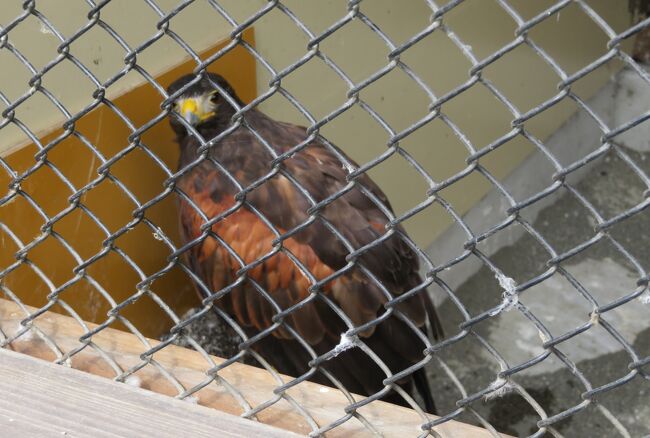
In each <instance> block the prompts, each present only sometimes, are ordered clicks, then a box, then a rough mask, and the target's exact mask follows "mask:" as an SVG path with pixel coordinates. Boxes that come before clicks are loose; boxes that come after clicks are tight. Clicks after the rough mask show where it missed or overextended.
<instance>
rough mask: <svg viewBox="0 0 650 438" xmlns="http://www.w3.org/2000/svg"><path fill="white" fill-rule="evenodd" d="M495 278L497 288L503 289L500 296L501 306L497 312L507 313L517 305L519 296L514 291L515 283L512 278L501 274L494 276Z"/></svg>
mask: <svg viewBox="0 0 650 438" xmlns="http://www.w3.org/2000/svg"><path fill="white" fill-rule="evenodd" d="M495 277H496V279H497V281H498V282H499V286H501V289H503V294H501V296H502V297H503V302H502V303H501V306H499V309H498V312H501V311H502V310H503V311H506V312H507V311H509V310H511V309H512V308H514V307H515V306H516V305H517V303H519V295H517V290H516V289H517V283H516V282H515V280H513V279H512V278H510V277H508V276H506V275H503V274H502V273H498V274H496V275H495ZM498 312H496V313H498Z"/></svg>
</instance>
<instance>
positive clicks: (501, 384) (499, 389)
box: [483, 377, 512, 401]
mask: <svg viewBox="0 0 650 438" xmlns="http://www.w3.org/2000/svg"><path fill="white" fill-rule="evenodd" d="M488 389H489V390H490V392H488V393H487V394H485V395H484V396H483V399H484V400H485V401H490V400H492V399H495V398H497V397H503V396H504V395H506V394H507V393H509V392H510V391H511V390H512V385H511V384H510V383H509V382H508V381H507V380H506V379H504V378H503V377H497V379H496V380H495V381H494V382H492V383H490V386H488Z"/></svg>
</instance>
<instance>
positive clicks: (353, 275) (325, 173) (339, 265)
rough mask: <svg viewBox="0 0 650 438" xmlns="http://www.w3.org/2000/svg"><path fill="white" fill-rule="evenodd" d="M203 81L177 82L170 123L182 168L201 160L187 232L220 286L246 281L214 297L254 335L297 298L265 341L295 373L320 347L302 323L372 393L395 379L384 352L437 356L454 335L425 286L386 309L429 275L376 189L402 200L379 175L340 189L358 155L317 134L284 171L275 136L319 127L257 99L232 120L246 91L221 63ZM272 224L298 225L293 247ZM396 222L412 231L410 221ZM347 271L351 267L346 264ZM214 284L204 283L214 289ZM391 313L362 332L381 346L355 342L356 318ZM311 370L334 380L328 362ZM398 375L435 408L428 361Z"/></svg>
mask: <svg viewBox="0 0 650 438" xmlns="http://www.w3.org/2000/svg"><path fill="white" fill-rule="evenodd" d="M196 79H197V77H196V76H193V75H187V76H184V77H181V78H179V79H177V80H176V81H175V82H174V83H173V84H172V85H170V87H169V88H168V90H167V91H168V94H169V95H170V96H171V95H176V94H177V93H178V94H179V95H178V96H176V98H175V100H174V102H173V109H174V111H173V112H172V113H171V115H170V123H171V126H172V128H173V130H174V131H175V133H176V136H177V142H178V144H179V146H180V159H179V169H185V168H187V169H189V170H186V171H185V172H182V176H181V177H180V178H179V180H178V181H177V187H178V188H179V189H180V190H181V191H182V192H183V195H182V196H179V197H178V208H179V215H180V228H181V238H182V240H183V243H184V244H185V243H187V242H193V245H191V246H190V247H189V249H188V250H187V251H186V252H185V254H186V260H187V263H188V265H189V267H190V269H191V270H192V272H193V273H194V274H195V275H196V277H197V278H199V279H200V280H201V282H202V283H203V284H204V285H205V288H207V289H209V290H210V291H211V293H216V292H219V291H221V290H222V289H223V288H225V287H228V286H229V285H233V284H234V283H237V286H236V287H234V288H230V290H229V291H228V292H227V293H226V294H224V295H223V296H222V297H220V298H218V299H217V300H215V304H216V305H217V306H219V307H220V308H221V309H223V310H224V311H225V312H227V313H228V314H229V315H230V316H232V317H233V318H234V319H235V320H236V321H237V323H238V324H239V325H240V326H241V327H242V328H243V329H244V330H245V331H246V332H247V335H248V336H254V335H256V334H259V333H260V332H261V331H263V330H266V329H268V328H269V327H271V326H272V325H273V324H274V319H273V318H274V316H275V315H276V314H277V313H278V309H281V310H284V309H287V308H290V307H292V306H296V307H295V308H294V309H293V310H292V311H291V312H289V313H288V314H287V315H286V316H285V317H284V319H283V322H282V324H281V325H280V326H278V327H276V328H275V329H274V330H273V331H272V332H271V333H270V334H267V335H266V336H264V337H261V338H260V339H258V340H257V341H256V342H255V343H254V344H253V345H252V348H254V349H255V350H256V351H257V352H258V353H259V354H260V355H261V356H262V357H263V358H264V359H265V360H266V361H267V362H268V363H269V364H271V365H272V366H273V367H274V368H275V369H276V370H277V371H279V372H281V373H283V374H287V375H290V376H294V377H298V376H302V375H304V374H306V373H309V372H310V370H311V367H310V366H309V362H310V361H311V360H312V359H313V356H312V355H310V353H309V352H308V350H307V348H305V345H303V344H301V342H299V341H298V340H297V339H296V338H295V335H297V336H299V337H301V338H302V340H303V341H304V342H305V343H306V344H308V347H309V348H311V349H312V350H313V352H314V353H315V354H316V355H319V356H320V355H324V354H327V353H328V352H329V353H330V354H329V355H328V360H326V361H325V362H323V363H322V364H321V365H320V367H322V368H324V369H325V370H327V372H329V373H330V374H331V375H333V376H334V377H335V378H336V379H337V380H338V381H339V382H340V383H341V384H342V385H343V386H344V387H345V388H347V390H349V391H350V392H353V393H357V394H362V395H373V394H376V393H378V392H379V391H381V390H383V389H384V388H385V386H384V384H383V383H382V382H383V381H384V379H386V377H387V373H386V370H385V369H383V368H382V366H379V365H378V364H377V362H376V358H373V357H372V356H373V355H375V356H376V357H379V358H380V359H381V361H383V364H384V365H385V367H388V368H389V369H390V371H391V372H392V373H398V372H400V371H403V370H405V369H406V368H408V367H410V366H412V365H414V364H416V363H418V362H420V361H422V360H423V359H424V355H423V350H424V349H425V348H426V344H425V341H424V340H425V339H431V338H434V339H440V337H441V335H442V329H441V326H440V323H439V320H438V317H437V315H436V312H435V309H434V307H433V303H432V302H431V299H430V297H429V295H428V293H427V291H426V289H425V288H423V287H420V288H419V291H418V293H411V294H409V295H408V297H407V298H406V299H404V300H402V301H400V302H399V304H397V305H396V307H395V309H396V310H397V311H398V312H397V313H399V315H397V313H396V312H392V313H387V310H386V308H385V306H384V305H385V304H386V302H387V301H389V299H390V297H391V296H393V297H394V296H399V295H402V294H404V293H406V292H409V291H416V290H418V287H419V286H420V285H421V284H422V279H421V277H420V275H419V273H418V267H419V261H418V257H417V255H416V253H415V252H414V251H413V249H411V247H410V246H409V245H408V244H407V243H405V242H404V241H403V240H402V239H401V238H400V237H399V236H398V233H394V234H392V235H390V236H388V237H386V236H385V234H386V233H387V230H388V229H387V227H386V226H387V224H388V223H389V219H388V218H387V216H386V214H384V213H383V212H382V209H381V208H380V207H379V206H378V205H377V204H376V203H375V202H373V200H372V199H371V197H375V198H376V199H379V200H380V201H381V203H383V204H384V206H385V208H387V209H389V210H391V207H390V204H389V202H388V200H387V198H386V196H385V195H384V193H382V191H381V190H380V189H379V187H378V186H377V185H376V184H375V183H374V182H373V181H372V180H371V179H370V178H369V177H368V176H366V175H361V176H360V177H358V178H357V179H356V181H357V183H358V184H361V185H362V186H363V187H364V188H365V189H367V190H368V191H369V192H370V193H371V194H372V196H368V195H366V194H365V193H364V190H362V189H359V188H358V186H357V185H355V186H354V187H353V188H352V189H351V190H349V191H347V192H345V194H343V195H341V196H335V194H337V193H339V192H340V191H341V190H342V189H344V188H345V187H346V186H347V185H348V184H349V183H348V180H347V179H346V177H347V176H348V171H347V170H346V166H344V165H343V164H342V162H341V160H340V159H339V158H338V157H337V154H340V156H342V157H345V158H346V159H348V161H349V162H350V163H352V164H354V163H353V162H352V160H350V159H349V158H347V157H346V156H345V154H344V153H343V152H342V151H340V150H338V149H336V148H335V147H334V146H331V145H328V146H327V147H326V146H325V145H323V144H322V143H320V142H319V141H316V140H314V141H311V142H310V143H308V144H307V146H306V147H304V148H302V149H300V151H299V152H296V153H295V154H292V155H290V157H289V158H287V159H285V160H283V161H282V162H281V164H280V172H273V163H272V162H273V159H274V156H273V155H274V154H273V153H272V152H271V151H270V150H269V148H271V149H272V150H273V151H274V153H275V155H280V154H283V153H285V152H287V151H288V150H290V149H292V148H293V147H295V146H297V145H299V144H301V143H303V142H304V141H305V140H306V139H307V137H308V133H307V130H306V129H305V128H303V127H300V126H296V125H292V124H288V123H283V122H279V121H276V120H273V119H271V118H270V117H268V116H266V115H265V114H263V113H262V112H260V111H258V110H256V109H251V110H249V111H246V112H245V114H244V115H243V116H242V117H243V119H242V120H241V123H240V124H239V125H233V122H232V118H233V115H234V114H235V113H236V111H237V110H236V109H235V107H234V106H233V103H235V104H236V105H238V106H239V107H242V106H244V103H243V102H242V101H241V100H240V99H239V98H238V97H237V94H236V92H235V90H234V89H233V88H232V87H231V86H230V84H229V83H228V82H227V81H226V80H225V79H224V78H223V77H221V76H219V75H216V74H213V73H206V74H204V75H203V76H202V77H201V78H200V80H198V81H197V80H196ZM190 83H191V85H190ZM181 89H183V91H182V92H180V93H179V91H180V90H181ZM219 89H220V90H219ZM225 95H227V96H229V98H226V97H225ZM189 126H191V127H192V128H193V130H196V132H198V134H200V136H201V137H203V140H204V141H210V140H212V139H215V138H216V139H217V140H216V141H215V142H214V143H215V144H213V145H212V146H211V147H210V149H209V152H208V156H207V157H205V158H203V159H201V155H200V153H199V148H200V146H201V141H200V140H199V139H197V137H196V135H194V134H193V133H192V134H190V133H189V131H192V130H188V127H189ZM333 151H336V153H335V152H333ZM190 164H192V165H191V166H189V167H188V165H190ZM269 176H270V177H269ZM264 177H267V179H266V180H265V181H264V182H263V183H261V184H255V185H254V187H255V188H254V189H252V190H250V191H247V193H246V194H245V202H244V203H243V204H241V203H239V202H238V199H240V196H238V193H239V192H240V187H249V186H250V185H251V184H253V183H256V182H257V181H258V180H260V179H262V178H264ZM238 184H239V185H240V187H238ZM299 186H301V187H302V188H304V190H306V191H307V192H308V194H306V193H304V192H303V191H302V190H301V189H299ZM330 197H331V202H329V203H324V204H325V206H324V207H323V208H322V209H320V210H319V212H318V215H317V216H316V218H315V220H311V221H310V219H313V218H312V217H311V216H310V208H311V207H312V206H313V203H314V202H316V203H318V202H321V201H323V200H325V199H327V198H330ZM310 198H311V199H310ZM188 199H189V200H191V202H190V201H188ZM199 210H200V211H199ZM391 212H392V210H391ZM215 217H218V218H217V219H218V220H215V221H214V223H213V224H212V225H211V226H210V231H211V233H209V235H208V236H207V237H206V238H204V239H202V240H201V239H199V238H200V237H201V236H202V235H203V234H204V231H203V230H204V229H205V223H206V221H205V218H208V220H210V219H213V218H215ZM262 217H263V218H265V219H264V220H263V219H262ZM306 223H308V225H307V226H303V227H300V225H304V224H306ZM269 225H272V227H273V228H275V229H276V230H277V232H279V233H281V234H282V233H286V232H291V233H292V234H291V235H290V237H288V238H285V239H284V240H283V241H282V246H283V250H282V251H274V243H275V244H276V245H277V241H276V238H277V237H278V236H277V235H276V234H275V233H274V232H273V230H272V228H271V227H270V226H269ZM330 226H331V227H334V228H335V229H336V230H337V232H338V234H339V236H336V235H335V232H333V231H332V230H331V228H330ZM297 227H298V228H297ZM396 228H397V229H398V230H399V231H400V232H401V233H404V230H403V229H402V228H401V227H400V226H397V227H396ZM296 229H298V230H299V231H297V232H296ZM382 236H384V237H383V238H382ZM378 239H380V240H379V243H378V244H376V245H374V246H372V245H370V249H368V250H367V251H365V252H362V253H361V255H358V257H357V260H356V261H357V262H358V263H356V264H355V263H350V261H349V260H348V259H346V257H347V256H348V255H349V254H350V252H351V251H354V250H356V249H359V248H362V247H365V246H366V245H369V244H371V243H372V242H375V241H377V240H378ZM343 241H347V244H348V246H346V244H344V243H343ZM350 247H351V248H350ZM233 252H234V253H236V255H235V254H233ZM238 258H239V260H238ZM260 259H262V260H263V262H261V263H258V264H256V265H254V267H252V268H251V269H249V270H248V271H247V272H246V275H245V276H243V277H242V276H241V272H240V270H241V268H242V265H243V264H245V265H249V264H251V263H253V262H255V261H256V260H260ZM292 259H293V260H292ZM359 265H363V267H361V266H359ZM303 269H306V270H308V271H309V274H310V275H311V276H312V281H313V280H316V281H320V280H323V279H328V278H330V276H331V280H330V281H327V282H326V283H324V285H323V286H322V287H321V288H320V289H319V290H318V291H317V292H316V293H315V295H314V294H312V293H311V292H310V286H312V281H310V279H309V277H308V275H307V273H305V272H304V271H303ZM340 272H343V273H342V275H338V276H337V275H336V273H340ZM373 277H374V278H373ZM242 278H243V281H242ZM205 288H202V287H197V290H198V291H199V294H200V295H201V296H202V297H203V298H205V293H206V291H205ZM261 289H263V290H261ZM265 292H266V294H265ZM268 298H271V299H272V300H273V301H274V303H271V302H270V301H269V299H268ZM299 303H301V304H300V305H298V304H299ZM274 304H275V305H274ZM276 305H277V307H276ZM341 312H342V313H344V314H345V315H346V316H347V321H345V320H344V319H343V318H342V317H341V316H340V315H339V314H340V313H341ZM378 318H379V319H380V320H381V322H380V323H378V324H368V326H367V327H364V328H363V330H361V331H360V332H359V333H358V338H357V339H358V340H359V341H361V342H362V343H363V344H365V346H366V347H367V348H369V349H370V350H372V352H370V353H371V354H370V355H369V354H368V352H367V351H363V349H362V348H359V345H358V343H355V342H352V343H349V342H347V341H348V338H347V337H346V336H345V335H344V334H345V333H347V332H348V330H349V329H350V325H353V326H354V327H359V326H363V325H364V324H367V323H370V322H372V321H375V320H377V319H378ZM406 320H408V322H407V321H406ZM287 326H288V327H287ZM350 347H351V348H350ZM308 377H309V379H310V380H312V381H316V382H319V383H321V384H325V385H329V386H331V385H332V383H331V381H330V380H329V379H328V378H327V376H326V375H325V373H322V372H320V371H318V372H315V373H309V375H308ZM397 383H398V384H399V385H400V386H401V387H402V388H404V389H406V390H407V391H410V392H411V393H413V392H417V393H418V394H419V396H420V398H421V400H422V402H423V404H424V406H423V407H424V408H425V410H427V411H429V412H433V411H434V403H433V398H432V396H431V391H430V387H429V384H428V381H427V379H426V375H425V371H424V369H423V368H419V369H417V370H415V371H414V372H412V373H409V374H407V375H406V376H405V377H404V378H403V379H401V380H399V381H398V382H397ZM382 399H383V400H385V401H389V402H393V403H397V404H401V405H406V404H407V403H406V401H405V400H404V398H403V397H402V396H400V395H399V394H398V393H397V392H396V391H394V390H392V389H391V390H390V391H389V392H387V393H386V394H382Z"/></svg>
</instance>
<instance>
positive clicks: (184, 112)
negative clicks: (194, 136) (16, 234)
mask: <svg viewBox="0 0 650 438" xmlns="http://www.w3.org/2000/svg"><path fill="white" fill-rule="evenodd" d="M180 114H181V117H183V118H184V119H185V121H187V123H189V124H190V125H192V126H196V125H198V124H199V122H201V120H202V119H203V116H204V114H201V110H200V109H199V105H198V102H197V101H196V99H194V98H191V97H190V98H187V99H183V100H182V101H181V102H180Z"/></svg>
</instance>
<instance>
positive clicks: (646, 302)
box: [639, 290, 650, 304]
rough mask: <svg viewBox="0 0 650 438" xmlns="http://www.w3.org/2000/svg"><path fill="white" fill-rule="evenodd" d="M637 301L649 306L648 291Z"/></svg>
mask: <svg viewBox="0 0 650 438" xmlns="http://www.w3.org/2000/svg"><path fill="white" fill-rule="evenodd" d="M639 299H640V300H641V302H642V303H643V304H650V290H647V291H645V292H644V293H642V294H641V296H640V297H639Z"/></svg>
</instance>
